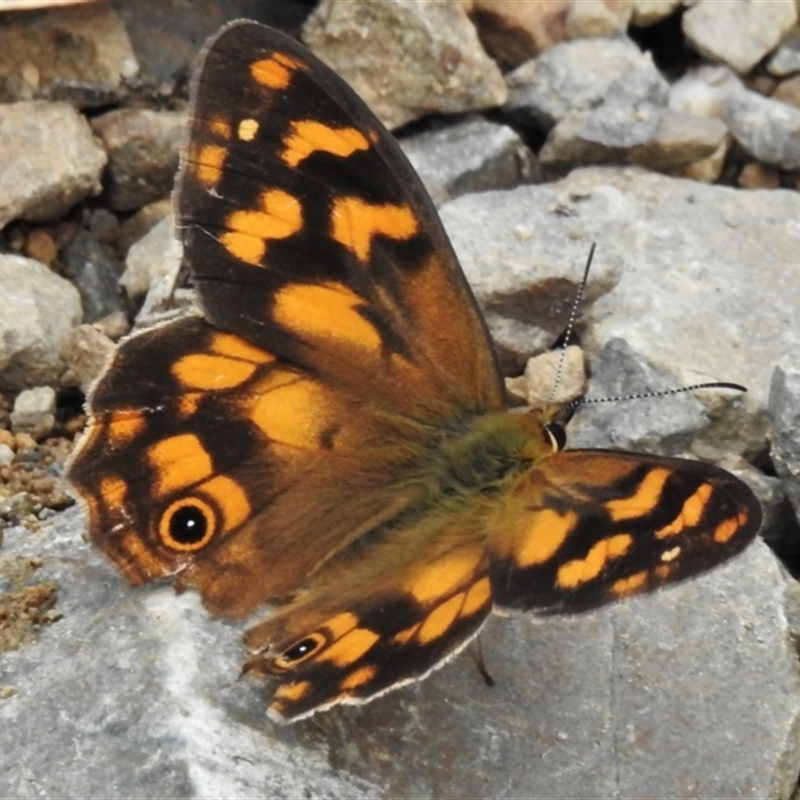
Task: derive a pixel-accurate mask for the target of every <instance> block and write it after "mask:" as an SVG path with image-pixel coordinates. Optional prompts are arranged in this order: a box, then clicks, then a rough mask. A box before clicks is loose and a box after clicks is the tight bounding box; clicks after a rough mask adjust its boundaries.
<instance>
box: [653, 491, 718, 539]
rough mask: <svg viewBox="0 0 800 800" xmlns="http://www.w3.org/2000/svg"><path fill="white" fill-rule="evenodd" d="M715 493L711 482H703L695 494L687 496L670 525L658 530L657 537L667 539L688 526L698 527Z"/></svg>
mask: <svg viewBox="0 0 800 800" xmlns="http://www.w3.org/2000/svg"><path fill="white" fill-rule="evenodd" d="M713 493H714V487H713V486H712V485H711V484H710V483H704V484H701V485H700V486H699V487H698V488H697V491H696V492H695V493H694V494H693V495H691V496H690V497H687V498H686V502H685V503H684V504H683V507H682V508H681V510H680V512H679V514H678V516H677V517H676V518H675V519H674V520H673V521H672V522H670V523H669V525H665V526H664V527H663V528H659V530H657V531H656V539H666V538H667V537H669V536H675V535H676V534H678V533H683V532H684V531H685V530H686V529H687V528H694V527H696V526H697V524H698V523H699V522H700V519H701V517H702V516H703V511H704V510H705V508H706V506H707V505H708V501H709V498H710V497H711V495H712V494H713Z"/></svg>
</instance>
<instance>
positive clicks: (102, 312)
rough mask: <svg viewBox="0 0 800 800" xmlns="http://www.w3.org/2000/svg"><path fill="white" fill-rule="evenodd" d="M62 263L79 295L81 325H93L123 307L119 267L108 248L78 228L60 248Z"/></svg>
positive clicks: (118, 261) (120, 269)
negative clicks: (88, 323)
mask: <svg viewBox="0 0 800 800" xmlns="http://www.w3.org/2000/svg"><path fill="white" fill-rule="evenodd" d="M64 261H65V263H66V265H67V267H68V268H69V269H70V271H71V272H72V274H73V276H74V277H73V281H74V283H75V286H76V287H77V288H78V292H80V296H81V303H82V304H83V321H84V322H96V321H97V320H99V319H102V318H103V317H105V316H107V315H109V314H112V313H114V312H115V311H118V310H120V309H122V308H123V298H122V293H121V292H120V290H119V285H118V282H119V278H120V276H121V274H122V264H121V263H120V260H119V258H117V256H116V254H115V253H114V252H113V250H112V249H111V248H110V247H108V246H107V245H104V244H103V243H102V242H99V241H98V240H97V239H96V238H95V237H94V236H92V234H91V233H90V232H89V231H87V230H84V229H81V230H79V231H78V232H77V234H76V235H75V237H74V238H73V239H72V241H71V242H70V243H69V244H68V245H67V246H66V247H65V248H64Z"/></svg>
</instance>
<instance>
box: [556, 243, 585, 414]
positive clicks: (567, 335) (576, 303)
mask: <svg viewBox="0 0 800 800" xmlns="http://www.w3.org/2000/svg"><path fill="white" fill-rule="evenodd" d="M595 246H596V243H595V242H592V246H591V248H590V250H589V257H588V258H587V259H586V266H585V267H584V269H583V278H582V279H581V285H580V286H579V287H578V292H577V294H576V295H575V299H574V300H573V301H572V308H571V309H570V312H569V320H568V321H567V329H566V331H564V344H563V345H562V346H561V356H560V358H559V359H558V365H557V366H556V377H555V380H554V381H553V386H552V388H551V389H550V397H549V402H551V403H552V402H553V401H554V400H555V396H556V391H558V386H559V384H560V383H561V375H562V373H563V371H564V361H565V359H566V357H567V347H569V340H570V339H571V338H572V331H573V329H574V327H575V320H576V319H577V317H578V309H579V308H580V305H581V300H582V299H583V293H584V291H585V290H586V282H587V281H588V280H589V269H590V267H591V266H592V259H593V258H594V249H595ZM567 408H569V406H567Z"/></svg>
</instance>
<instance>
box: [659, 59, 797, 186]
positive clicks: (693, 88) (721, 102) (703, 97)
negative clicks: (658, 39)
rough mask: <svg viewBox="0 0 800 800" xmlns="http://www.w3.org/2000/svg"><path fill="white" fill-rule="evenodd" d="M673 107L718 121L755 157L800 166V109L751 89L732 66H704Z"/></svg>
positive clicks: (685, 80) (674, 97) (674, 96)
mask: <svg viewBox="0 0 800 800" xmlns="http://www.w3.org/2000/svg"><path fill="white" fill-rule="evenodd" d="M670 107H671V108H673V109H676V110H679V111H682V112H686V113H693V114H697V115H700V116H710V117H718V118H720V119H722V120H723V121H724V122H725V124H726V125H727V126H728V129H729V131H730V133H731V135H732V136H733V138H734V139H735V140H736V141H737V142H738V143H739V144H740V145H741V147H742V148H743V149H744V150H745V151H746V152H748V153H749V154H750V155H752V156H754V157H755V158H757V159H758V160H759V161H762V162H765V163H766V164H774V165H775V166H776V167H780V168H781V169H786V170H792V169H797V168H798V167H800V109H798V108H796V107H795V106H792V105H789V104H787V103H783V102H781V101H780V100H776V99H773V98H769V97H764V96H763V95H761V94H758V93H757V92H753V91H750V90H748V89H746V88H745V86H744V84H743V83H742V82H741V81H740V80H739V78H737V77H736V75H734V74H733V72H731V71H730V70H729V69H727V68H726V67H709V66H705V67H701V68H700V69H698V70H696V71H695V72H694V73H691V74H687V75H685V76H684V77H682V78H681V79H680V80H678V81H677V82H676V83H675V85H674V86H673V87H672V90H671V92H670Z"/></svg>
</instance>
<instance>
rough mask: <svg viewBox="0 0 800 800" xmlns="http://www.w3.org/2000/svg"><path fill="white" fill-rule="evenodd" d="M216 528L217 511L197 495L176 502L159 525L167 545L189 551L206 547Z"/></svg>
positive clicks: (162, 537)
mask: <svg viewBox="0 0 800 800" xmlns="http://www.w3.org/2000/svg"><path fill="white" fill-rule="evenodd" d="M216 530H217V514H216V512H215V511H214V509H213V508H212V507H211V506H210V505H209V504H208V503H206V502H205V501H203V500H200V499H199V498H197V497H189V498H184V499H181V500H177V501H176V502H174V503H173V504H172V505H171V506H170V507H169V508H168V509H167V510H166V511H165V512H164V514H163V516H162V517H161V521H160V522H159V526H158V532H159V534H160V535H161V541H162V542H164V544H165V545H167V547H171V548H172V549H173V550H181V551H183V552H189V553H190V552H193V551H195V550H200V549H201V548H202V547H205V546H206V545H207V544H208V542H209V541H210V540H211V537H212V536H213V535H214V534H215V533H216Z"/></svg>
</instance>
